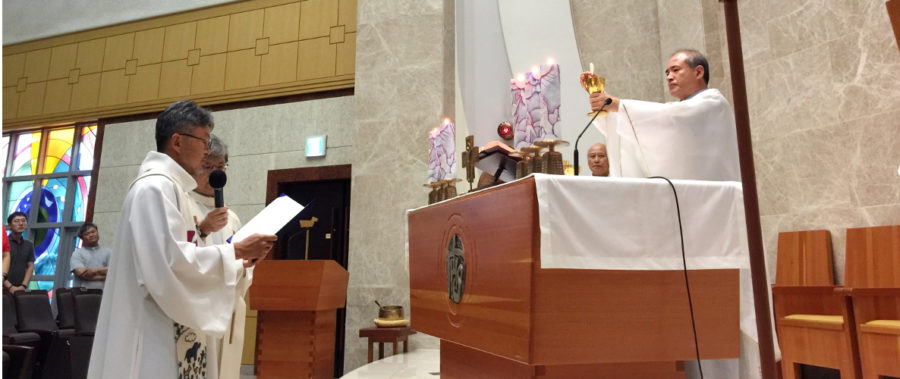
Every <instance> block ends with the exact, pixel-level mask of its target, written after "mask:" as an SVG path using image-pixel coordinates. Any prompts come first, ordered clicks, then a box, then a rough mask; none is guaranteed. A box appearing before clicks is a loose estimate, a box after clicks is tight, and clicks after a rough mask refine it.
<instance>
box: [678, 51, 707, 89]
mask: <svg viewBox="0 0 900 379" xmlns="http://www.w3.org/2000/svg"><path fill="white" fill-rule="evenodd" d="M678 53H684V55H686V56H687V58H686V59H685V60H684V61H685V62H686V63H687V64H688V66H690V67H691V68H696V67H697V65H700V66H703V81H704V82H706V84H709V62H708V61H707V60H706V57H704V56H703V54H701V53H700V52H699V51H697V50H694V49H681V50H678V51H676V52H675V54H678ZM675 54H672V55H675Z"/></svg>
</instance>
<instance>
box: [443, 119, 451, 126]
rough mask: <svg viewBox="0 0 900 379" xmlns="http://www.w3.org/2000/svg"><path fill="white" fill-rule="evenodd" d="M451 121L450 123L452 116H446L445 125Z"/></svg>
mask: <svg viewBox="0 0 900 379" xmlns="http://www.w3.org/2000/svg"><path fill="white" fill-rule="evenodd" d="M449 123H450V117H446V118H444V125H447V124H449Z"/></svg>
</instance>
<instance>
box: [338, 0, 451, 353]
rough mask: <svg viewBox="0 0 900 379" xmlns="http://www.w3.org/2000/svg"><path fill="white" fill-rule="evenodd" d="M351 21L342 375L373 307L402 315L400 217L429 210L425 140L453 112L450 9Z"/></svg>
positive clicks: (398, 9) (432, 0) (422, 3)
mask: <svg viewBox="0 0 900 379" xmlns="http://www.w3.org/2000/svg"><path fill="white" fill-rule="evenodd" d="M358 17H359V24H358V25H359V26H358V30H359V31H358V33H359V34H358V35H357V44H356V45H357V51H356V90H355V96H354V97H355V98H356V128H357V130H356V136H355V138H354V139H355V141H356V142H355V146H354V148H355V151H354V154H353V159H352V165H353V178H352V182H351V183H352V184H351V186H352V188H351V196H350V198H351V200H350V204H351V205H350V258H349V262H350V264H349V266H350V267H349V268H350V286H349V289H348V298H347V325H346V333H347V334H346V345H345V349H344V354H345V355H344V357H345V358H344V359H345V361H344V369H345V371H350V370H352V369H354V368H356V367H359V366H360V365H362V364H365V362H366V350H367V346H366V344H365V343H364V341H362V340H360V338H359V337H358V330H359V329H360V328H364V327H369V326H373V325H374V324H373V319H375V318H376V317H377V316H378V307H377V306H376V305H375V303H374V301H375V300H378V301H379V302H381V304H397V305H403V306H404V309H405V310H406V311H407V312H408V311H409V272H408V260H407V257H406V229H405V226H406V210H407V209H411V208H416V207H420V206H423V205H425V204H427V199H428V194H427V192H426V191H425V189H424V187H422V184H423V183H425V181H426V180H427V167H428V164H427V159H428V142H427V141H428V140H427V132H428V130H429V129H430V128H432V127H434V126H435V125H437V124H438V123H439V122H440V120H441V118H442V117H443V116H445V115H452V111H453V108H452V107H453V104H454V97H453V91H454V79H453V77H454V74H453V72H454V71H453V70H454V68H453V56H454V55H453V54H454V53H453V44H452V42H453V6H452V1H448V0H415V1H394V0H390V1H389V0H362V1H359V8H358ZM448 36H449V37H448ZM415 337H416V338H412V339H411V346H410V348H411V349H415V348H417V347H419V346H422V345H423V344H426V345H430V346H432V347H437V343H436V340H434V339H433V338H427V337H426V336H422V335H421V334H420V335H416V336H415Z"/></svg>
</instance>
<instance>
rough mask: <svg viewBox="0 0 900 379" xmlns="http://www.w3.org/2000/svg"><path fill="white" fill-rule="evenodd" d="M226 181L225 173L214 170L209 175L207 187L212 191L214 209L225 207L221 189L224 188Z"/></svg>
mask: <svg viewBox="0 0 900 379" xmlns="http://www.w3.org/2000/svg"><path fill="white" fill-rule="evenodd" d="M227 181H228V176H227V175H225V171H222V170H215V171H213V172H211V173H209V186H210V187H212V189H213V196H214V197H215V200H214V201H215V205H216V208H222V207H224V206H225V195H224V193H223V191H222V187H225V182H227Z"/></svg>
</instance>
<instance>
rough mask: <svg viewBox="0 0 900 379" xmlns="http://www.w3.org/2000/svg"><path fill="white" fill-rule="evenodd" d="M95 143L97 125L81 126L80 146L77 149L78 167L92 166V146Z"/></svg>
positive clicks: (86, 168) (83, 168)
mask: <svg viewBox="0 0 900 379" xmlns="http://www.w3.org/2000/svg"><path fill="white" fill-rule="evenodd" d="M96 144H97V125H87V126H84V127H82V128H81V147H80V149H79V151H78V169H79V170H90V169H92V168H94V146H95V145H96Z"/></svg>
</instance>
